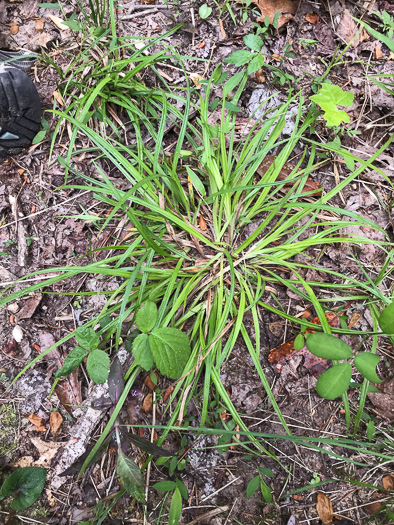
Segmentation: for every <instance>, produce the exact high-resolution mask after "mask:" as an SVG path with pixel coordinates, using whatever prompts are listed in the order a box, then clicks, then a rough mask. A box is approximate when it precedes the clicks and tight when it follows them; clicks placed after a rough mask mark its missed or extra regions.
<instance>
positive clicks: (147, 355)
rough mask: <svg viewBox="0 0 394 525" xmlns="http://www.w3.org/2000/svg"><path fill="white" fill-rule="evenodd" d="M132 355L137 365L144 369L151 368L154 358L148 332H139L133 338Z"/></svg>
mask: <svg viewBox="0 0 394 525" xmlns="http://www.w3.org/2000/svg"><path fill="white" fill-rule="evenodd" d="M133 356H134V359H135V362H136V363H137V365H140V366H142V368H143V369H144V370H151V369H152V368H153V364H154V360H153V354H152V350H151V347H150V345H149V336H148V334H140V335H139V336H138V337H136V338H135V339H134V342H133Z"/></svg>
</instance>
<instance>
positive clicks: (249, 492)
mask: <svg viewBox="0 0 394 525" xmlns="http://www.w3.org/2000/svg"><path fill="white" fill-rule="evenodd" d="M259 487H260V476H255V477H254V478H252V479H251V480H250V481H249V483H248V486H247V487H246V497H247V498H251V497H252V496H253V494H254V493H255V492H256V490H257V489H258V488H259Z"/></svg>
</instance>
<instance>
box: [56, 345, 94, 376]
mask: <svg viewBox="0 0 394 525" xmlns="http://www.w3.org/2000/svg"><path fill="white" fill-rule="evenodd" d="M85 356H86V350H84V349H83V348H80V347H79V346H76V347H75V348H74V350H71V352H70V353H69V354H68V356H66V358H65V360H64V363H63V366H62V367H61V368H60V370H58V371H57V372H56V374H55V377H62V376H69V375H70V374H71V373H72V372H74V370H76V369H77V368H78V367H79V365H80V364H81V363H82V361H83V360H84V358H85Z"/></svg>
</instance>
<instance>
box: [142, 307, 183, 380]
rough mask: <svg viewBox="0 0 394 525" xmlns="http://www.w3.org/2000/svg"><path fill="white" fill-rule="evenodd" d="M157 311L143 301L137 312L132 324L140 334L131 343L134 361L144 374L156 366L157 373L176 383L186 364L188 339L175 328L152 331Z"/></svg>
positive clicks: (154, 329)
mask: <svg viewBox="0 0 394 525" xmlns="http://www.w3.org/2000/svg"><path fill="white" fill-rule="evenodd" d="M156 321H157V307H156V305H155V303H154V302H152V301H147V302H146V303H144V304H143V305H142V306H141V308H140V309H139V310H138V312H137V315H136V318H135V322H136V325H137V328H138V329H139V330H140V331H141V332H142V333H140V334H139V335H138V336H137V337H136V338H135V339H134V341H133V345H132V351H133V355H134V358H135V361H136V363H137V364H138V365H140V366H141V367H142V368H143V369H144V370H151V369H152V368H153V366H154V365H155V364H156V366H157V368H158V370H159V372H160V373H161V374H163V375H165V376H167V377H169V378H171V379H178V378H179V377H180V376H181V374H182V372H183V369H184V368H185V366H186V363H187V362H188V360H189V357H190V353H191V349H190V341H189V338H188V336H187V335H186V334H185V333H184V332H182V331H181V330H178V328H172V327H164V328H155V325H156Z"/></svg>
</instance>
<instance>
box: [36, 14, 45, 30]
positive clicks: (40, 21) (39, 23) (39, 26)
mask: <svg viewBox="0 0 394 525" xmlns="http://www.w3.org/2000/svg"><path fill="white" fill-rule="evenodd" d="M44 25H45V20H44V18H37V19H36V31H37V33H42V32H43V31H44Z"/></svg>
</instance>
